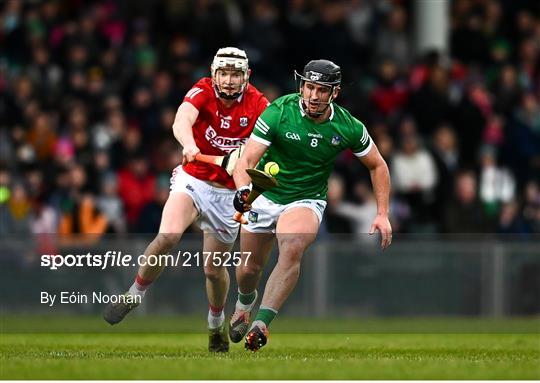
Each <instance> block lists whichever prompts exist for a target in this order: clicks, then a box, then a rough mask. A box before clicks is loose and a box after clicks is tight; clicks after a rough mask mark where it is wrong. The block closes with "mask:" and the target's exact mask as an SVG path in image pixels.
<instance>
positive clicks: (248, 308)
mask: <svg viewBox="0 0 540 383" xmlns="http://www.w3.org/2000/svg"><path fill="white" fill-rule="evenodd" d="M238 293H240V290H238ZM258 297H259V294H258V293H257V290H255V299H253V302H251V303H250V304H248V305H245V304H243V303H242V302H240V299H237V300H236V309H237V310H240V311H251V310H252V309H253V306H255V303H257V298H258Z"/></svg>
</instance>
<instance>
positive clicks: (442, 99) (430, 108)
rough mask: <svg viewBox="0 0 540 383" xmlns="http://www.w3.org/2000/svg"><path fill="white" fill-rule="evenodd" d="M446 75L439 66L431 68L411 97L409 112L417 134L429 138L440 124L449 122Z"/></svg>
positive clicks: (449, 105)
mask: <svg viewBox="0 0 540 383" xmlns="http://www.w3.org/2000/svg"><path fill="white" fill-rule="evenodd" d="M448 82H449V79H448V73H447V71H446V70H445V69H444V68H442V67H441V66H434V67H433V68H431V70H430V73H429V77H428V81H427V82H426V83H425V84H424V85H422V87H421V88H420V89H419V90H418V91H417V92H415V93H413V94H412V95H411V98H410V104H409V110H410V111H411V112H412V115H413V116H414V119H415V120H416V122H417V123H418V130H419V133H420V134H422V135H426V136H429V135H431V134H432V132H433V130H434V129H435V128H436V127H437V126H438V125H440V124H442V123H444V122H446V121H451V118H452V105H451V103H450V95H449V86H448Z"/></svg>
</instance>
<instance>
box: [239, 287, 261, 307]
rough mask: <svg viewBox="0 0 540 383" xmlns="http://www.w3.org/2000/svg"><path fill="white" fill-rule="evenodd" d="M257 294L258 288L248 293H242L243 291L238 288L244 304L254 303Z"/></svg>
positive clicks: (241, 301)
mask: <svg viewBox="0 0 540 383" xmlns="http://www.w3.org/2000/svg"><path fill="white" fill-rule="evenodd" d="M256 296H257V291H256V290H253V291H252V292H250V293H247V294H242V292H240V290H238V300H239V301H240V303H242V304H243V305H250V304H252V303H253V301H254V300H255V297H256Z"/></svg>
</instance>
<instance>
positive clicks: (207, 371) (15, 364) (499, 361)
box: [0, 317, 540, 379]
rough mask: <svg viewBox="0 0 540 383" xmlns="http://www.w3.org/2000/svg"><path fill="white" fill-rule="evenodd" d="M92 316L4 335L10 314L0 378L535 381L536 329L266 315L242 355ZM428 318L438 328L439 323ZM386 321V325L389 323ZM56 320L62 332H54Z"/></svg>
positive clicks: (539, 370) (239, 349)
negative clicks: (257, 341)
mask: <svg viewBox="0 0 540 383" xmlns="http://www.w3.org/2000/svg"><path fill="white" fill-rule="evenodd" d="M129 319H130V320H131V322H132V323H134V324H132V325H131V329H132V328H134V327H136V326H137V323H143V322H145V323H148V320H145V319H144V318H142V317H133V318H129ZM10 320H11V322H10ZM94 320H95V321H96V323H97V322H99V320H98V318H81V319H75V318H71V320H70V321H66V318H62V320H53V318H52V317H49V318H48V320H46V321H45V320H43V318H41V319H40V320H39V322H41V332H34V333H21V332H19V333H17V332H14V331H15V330H17V326H16V325H15V320H13V319H6V318H3V320H2V334H1V336H0V337H1V339H0V378H2V379H540V367H539V366H540V335H539V334H538V332H537V331H531V333H519V334H510V333H491V334H489V333H483V334H473V333H468V334H455V333H449V332H447V333H438V334H427V333H408V334H406V333H399V332H396V333H385V334H377V333H363V334H360V333H358V332H357V333H351V334H347V333H337V332H338V331H334V333H332V334H317V333H307V334H293V333H289V334H286V333H283V332H280V331H278V330H279V329H280V326H281V328H282V329H283V326H284V325H283V323H284V322H285V323H286V322H287V321H286V318H283V320H282V321H281V322H282V324H281V325H280V326H278V323H279V322H280V321H278V320H276V326H273V328H272V336H271V339H270V342H269V344H268V345H267V346H265V347H264V348H263V349H262V350H261V351H260V352H258V353H254V354H252V353H248V352H246V351H244V350H243V346H242V345H235V344H233V345H231V352H230V353H229V354H227V355H210V354H208V352H207V351H206V341H207V338H206V335H205V334H204V333H200V332H199V333H187V332H182V333H173V332H167V333H152V332H149V330H148V327H147V328H146V330H148V331H146V332H142V333H130V332H122V331H126V330H128V329H130V326H124V327H122V325H121V326H119V327H117V328H116V327H112V328H111V327H104V330H105V331H107V332H97V331H94V332H91V331H93V328H92V327H91V326H90V327H85V325H89V324H92V323H94V322H93V321H94ZM280 320H281V318H280ZM26 321H27V323H26V325H28V324H30V323H31V320H29V319H27V320H26ZM169 321H171V322H169ZM438 321H439V322H440V323H439V325H441V323H443V322H444V320H442V319H439V320H438ZM456 321H457V322H458V323H459V326H457V327H458V328H463V326H464V324H465V320H462V321H463V322H460V320H458V319H456V320H448V319H447V320H446V323H447V324H450V323H452V322H456ZM519 321H521V322H519V323H521V324H522V325H523V324H524V323H529V322H532V323H533V324H530V323H529V325H530V326H532V327H531V328H533V329H534V328H536V329H537V328H538V327H537V324H538V322H537V320H532V321H531V320H525V319H522V320H519ZM189 322H191V321H189ZM199 322H200V321H199ZM199 322H197V323H199ZM356 322H357V323H360V325H358V326H357V329H360V328H361V327H362V326H361V324H362V323H371V325H370V326H371V327H370V329H371V330H372V331H375V330H376V328H377V327H376V325H375V324H374V323H376V321H371V322H363V321H356ZM384 322H385V321H380V323H383V324H384ZM414 322H418V323H420V324H425V323H428V322H429V321H428V320H427V319H420V320H413V319H404V320H402V321H401V323H402V324H407V323H408V324H409V325H411V323H414ZM434 322H437V320H434ZM471 322H472V323H474V324H475V326H480V324H481V321H477V320H472V321H471ZM511 322H512V321H500V322H499V323H498V325H497V326H496V328H506V326H508V323H511ZM68 323H69V326H67V324H68ZM77 323H78V324H79V325H80V326H79V328H83V329H86V330H88V331H89V332H87V333H76V332H73V331H71V330H72V329H74V328H76V327H77ZM99 323H100V322H99ZM127 323H129V322H126V324H127ZM151 323H152V325H153V327H154V329H160V327H161V324H163V326H164V327H165V329H166V330H172V318H165V319H158V318H154V319H152V321H151ZM176 323H177V324H178V323H180V324H183V326H185V327H183V328H184V329H187V327H189V326H187V325H185V323H186V321H185V319H184V320H181V319H178V318H177V319H176ZM191 323H192V322H191ZM295 323H296V325H297V327H295V329H299V328H301V327H302V326H301V325H302V323H303V324H304V325H305V324H306V322H302V321H300V320H295ZM322 323H325V322H324V321H320V322H319V325H322ZM326 323H327V324H328V326H327V327H328V328H330V329H334V330H335V328H334V327H333V326H334V325H335V324H336V323H337V322H336V321H328V322H326ZM343 323H345V329H352V328H353V327H354V326H353V325H352V321H351V323H349V322H348V321H343ZM390 323H392V324H393V325H394V324H395V323H397V320H392V321H390ZM47 324H48V325H49V326H50V328H51V329H54V330H53V331H52V332H50V333H46V332H43V330H45V329H46V328H47ZM62 324H64V326H65V327H66V328H67V329H68V330H67V332H60V328H61V327H62ZM505 324H506V325H505ZM34 325H36V323H34ZM494 325H495V322H494V321H485V326H487V327H488V328H489V326H494ZM24 326H25V323H24V321H20V322H19V328H18V329H19V330H21V329H24V328H25V327H24ZM96 326H97V325H96ZM169 326H170V327H169ZM198 326H199V325H197V326H196V328H195V330H197V329H198V328H199V327H198ZM380 326H381V325H380ZM485 326H484V328H485ZM501 326H502V327H501ZM37 327H39V326H37ZM115 328H116V330H115ZM34 329H36V326H34ZM8 331H9V332H8ZM111 331H112V332H111ZM116 331H120V332H116ZM156 331H159V330H156Z"/></svg>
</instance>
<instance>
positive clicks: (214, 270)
mask: <svg viewBox="0 0 540 383" xmlns="http://www.w3.org/2000/svg"><path fill="white" fill-rule="evenodd" d="M225 272H226V271H225V268H223V267H205V268H204V276H205V277H206V279H208V280H209V281H210V282H218V281H220V280H222V279H223V278H224V273H225Z"/></svg>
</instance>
